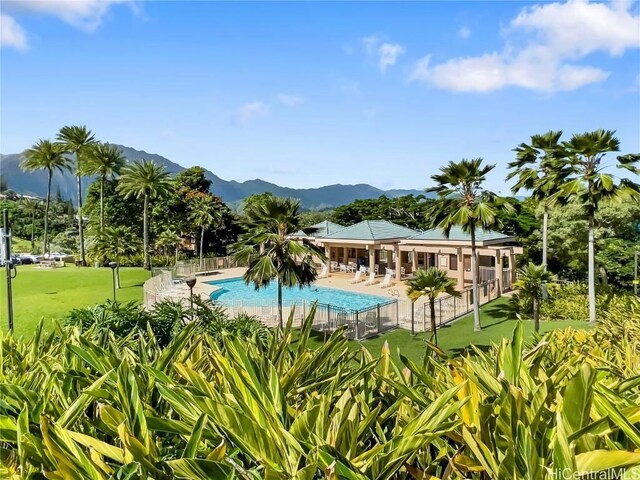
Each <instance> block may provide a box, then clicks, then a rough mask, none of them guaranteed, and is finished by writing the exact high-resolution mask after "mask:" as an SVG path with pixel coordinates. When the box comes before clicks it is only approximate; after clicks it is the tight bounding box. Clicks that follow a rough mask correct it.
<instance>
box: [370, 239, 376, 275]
mask: <svg viewBox="0 0 640 480" xmlns="http://www.w3.org/2000/svg"><path fill="white" fill-rule="evenodd" d="M375 266H376V249H375V247H374V246H373V245H369V268H370V269H371V271H372V272H373V271H374V269H375Z"/></svg>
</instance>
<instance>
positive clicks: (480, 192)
mask: <svg viewBox="0 0 640 480" xmlns="http://www.w3.org/2000/svg"><path fill="white" fill-rule="evenodd" d="M494 168H495V165H482V159H481V158H476V159H473V160H467V159H462V160H461V161H460V162H457V163H456V162H449V164H448V165H447V166H446V167H442V168H441V169H440V171H441V172H442V173H441V174H439V175H433V176H432V177H431V179H432V180H433V181H435V182H436V184H437V185H436V186H435V187H431V188H428V189H427V190H426V191H427V193H431V192H435V193H437V194H438V196H437V198H436V199H435V201H434V202H433V203H432V204H431V206H430V207H429V208H428V210H427V218H431V219H432V225H433V226H434V227H439V228H442V230H443V232H444V234H445V236H446V237H447V238H448V237H449V233H450V231H451V228H452V227H453V226H456V225H457V226H460V227H461V228H462V230H463V231H465V232H467V233H469V235H470V236H471V278H472V279H473V283H472V289H473V328H474V330H476V331H479V330H481V329H482V326H481V325H480V306H479V302H478V258H477V253H476V229H477V228H482V229H489V228H493V227H497V226H499V225H500V221H499V219H498V218H497V217H496V210H497V209H498V208H502V209H503V210H505V211H507V212H512V211H513V207H512V206H511V205H510V204H509V203H507V202H505V201H503V200H502V199H501V198H499V197H498V196H496V195H495V194H494V193H492V192H489V191H487V190H484V189H483V188H482V183H483V182H484V181H485V176H486V175H487V173H489V172H490V171H491V170H493V169H494Z"/></svg>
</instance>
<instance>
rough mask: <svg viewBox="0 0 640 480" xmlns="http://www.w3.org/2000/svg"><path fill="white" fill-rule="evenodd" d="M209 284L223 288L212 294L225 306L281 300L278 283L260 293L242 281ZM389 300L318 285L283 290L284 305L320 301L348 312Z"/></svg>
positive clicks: (260, 303)
mask: <svg viewBox="0 0 640 480" xmlns="http://www.w3.org/2000/svg"><path fill="white" fill-rule="evenodd" d="M207 283H208V284H210V285H215V286H219V287H221V288H219V289H217V290H216V291H214V292H213V293H212V294H211V299H212V300H215V301H217V302H220V303H222V304H223V305H224V304H229V305H230V304H237V303H240V302H243V303H245V304H251V305H270V304H272V303H275V302H277V300H278V284H277V283H276V282H271V283H270V284H269V286H267V287H265V288H261V289H260V290H256V289H255V287H254V286H253V283H250V284H249V285H247V284H245V283H244V280H243V279H242V278H230V279H227V280H214V281H212V282H207ZM374 288H375V287H374ZM389 300H390V299H389V298H387V297H382V296H379V295H369V294H365V293H355V292H348V291H346V290H338V289H336V288H327V287H317V286H315V285H311V286H310V287H304V288H302V289H301V288H299V287H284V288H283V289H282V303H283V304H284V305H292V304H294V303H302V302H303V301H306V302H308V303H312V302H315V301H317V302H319V303H324V304H327V305H333V306H335V307H341V308H346V309H348V310H362V309H365V308H369V307H373V306H375V305H377V304H379V303H387V302H388V301H389Z"/></svg>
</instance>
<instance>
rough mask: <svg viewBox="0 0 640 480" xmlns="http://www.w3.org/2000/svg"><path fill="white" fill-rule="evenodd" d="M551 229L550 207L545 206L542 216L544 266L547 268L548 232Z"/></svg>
mask: <svg viewBox="0 0 640 480" xmlns="http://www.w3.org/2000/svg"><path fill="white" fill-rule="evenodd" d="M548 228H549V207H548V206H547V205H545V206H544V214H543V215H542V265H544V266H545V267H546V266H547V230H548Z"/></svg>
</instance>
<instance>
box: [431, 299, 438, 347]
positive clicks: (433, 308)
mask: <svg viewBox="0 0 640 480" xmlns="http://www.w3.org/2000/svg"><path fill="white" fill-rule="evenodd" d="M429 309H430V310H431V338H432V339H433V343H435V344H436V345H438V333H437V330H438V327H437V326H436V299H435V298H432V297H430V298H429Z"/></svg>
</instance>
